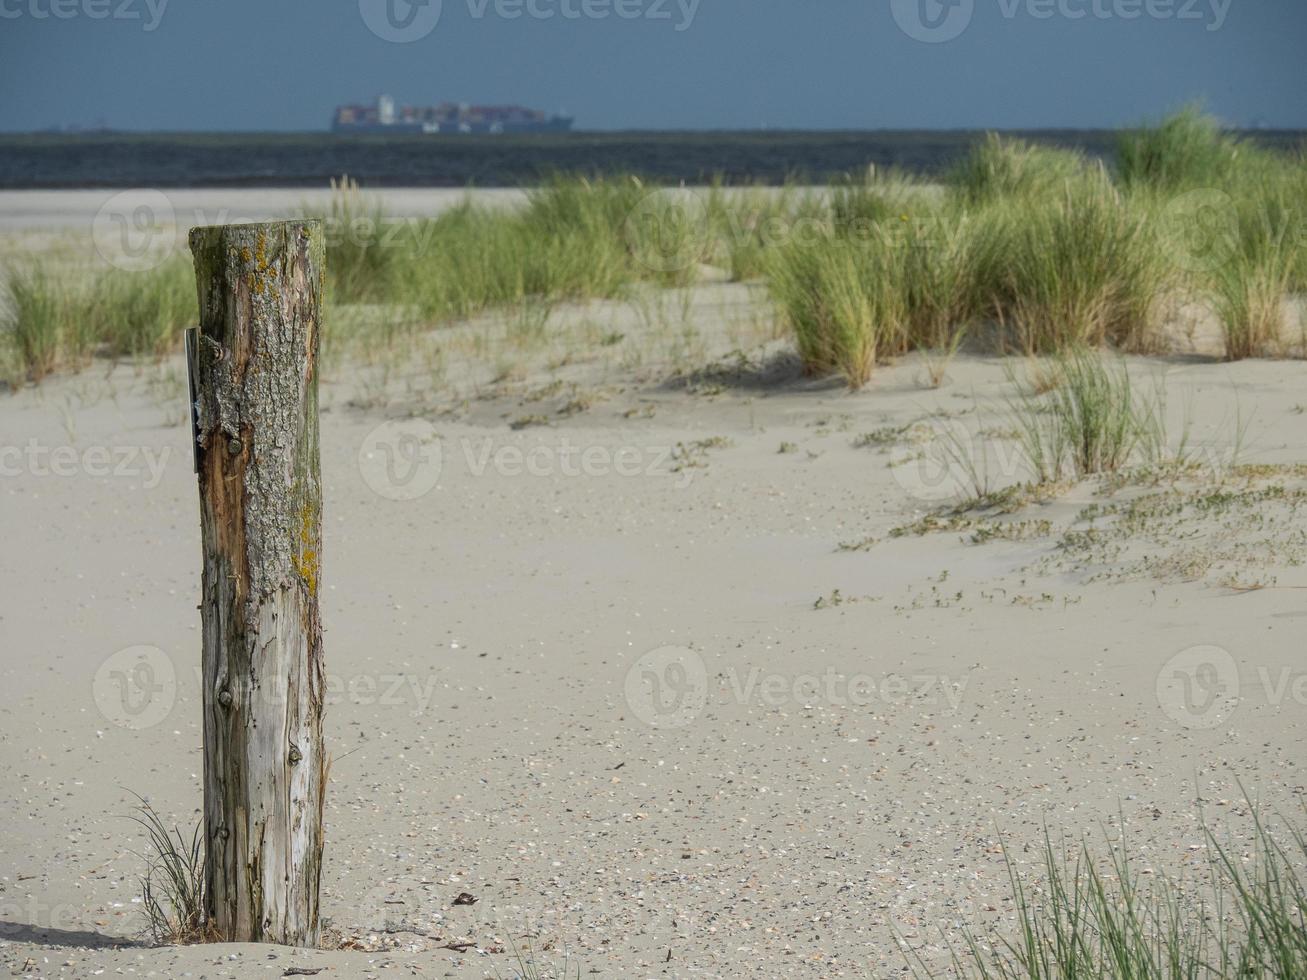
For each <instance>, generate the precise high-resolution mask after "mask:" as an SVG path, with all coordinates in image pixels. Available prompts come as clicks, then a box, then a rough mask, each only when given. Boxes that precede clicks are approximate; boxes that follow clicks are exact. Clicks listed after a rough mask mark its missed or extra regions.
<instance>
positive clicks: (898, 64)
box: [0, 0, 1307, 130]
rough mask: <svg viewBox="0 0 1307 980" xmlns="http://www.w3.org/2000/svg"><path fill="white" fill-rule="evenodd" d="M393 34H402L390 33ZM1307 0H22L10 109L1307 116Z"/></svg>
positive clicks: (128, 123) (258, 115)
mask: <svg viewBox="0 0 1307 980" xmlns="http://www.w3.org/2000/svg"><path fill="white" fill-rule="evenodd" d="M387 37H389V38H390V39H387ZM1305 47H1307V3H1305V2H1304V0H946V2H944V3H941V2H940V0H788V2H783V0H424V2H423V3H419V4H416V5H410V4H409V3H408V2H407V0H0V96H2V98H0V130H27V129H38V128H45V127H48V126H55V125H63V124H81V125H86V124H91V123H95V122H97V121H101V120H103V121H104V122H106V123H108V124H109V125H111V126H114V127H119V128H125V129H169V130H176V129H218V130H267V129H273V130H277V129H284V130H312V129H323V128H325V127H326V125H327V124H328V121H329V119H330V115H331V110H332V108H333V107H334V106H335V105H336V104H337V103H341V102H355V101H367V100H370V99H371V98H372V97H373V96H374V95H376V94H377V93H379V92H383V91H384V92H388V93H390V94H391V95H393V96H394V97H395V98H396V99H397V100H398V101H400V102H409V103H417V104H427V103H434V102H439V101H443V100H450V101H466V102H483V103H485V102H489V103H498V102H517V103H522V104H525V105H528V106H532V107H535V108H540V109H547V110H551V111H558V110H566V111H567V112H569V113H571V114H572V115H574V116H576V119H577V126H578V128H585V129H624V128H638V129H645V128H654V129H667V128H692V129H698V128H756V127H760V126H768V127H773V128H781V127H786V128H789V127H793V128H880V127H890V128H900V127H902V128H945V127H966V128H973V127H975V128H982V127H998V128H1007V127H1048V126H1066V127H1098V126H1118V125H1123V124H1130V123H1135V122H1139V121H1142V120H1145V119H1149V118H1153V117H1156V116H1157V115H1160V114H1161V113H1164V112H1165V111H1167V110H1169V109H1172V108H1175V107H1176V106H1178V105H1180V104H1182V103H1185V102H1188V101H1193V100H1199V101H1202V102H1204V103H1205V104H1206V106H1207V107H1208V108H1209V109H1210V110H1211V111H1213V112H1215V113H1216V114H1217V115H1219V116H1221V117H1222V118H1223V119H1225V120H1227V121H1228V122H1231V123H1233V124H1236V125H1249V124H1253V123H1262V124H1265V125H1270V126H1278V127H1292V128H1307V70H1305V66H1307V54H1304V48H1305Z"/></svg>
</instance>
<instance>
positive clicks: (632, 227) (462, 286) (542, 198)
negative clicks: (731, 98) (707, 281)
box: [0, 109, 1307, 387]
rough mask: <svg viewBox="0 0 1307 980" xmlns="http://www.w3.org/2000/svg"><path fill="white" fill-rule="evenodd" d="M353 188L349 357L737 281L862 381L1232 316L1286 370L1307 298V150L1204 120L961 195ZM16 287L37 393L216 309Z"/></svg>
mask: <svg viewBox="0 0 1307 980" xmlns="http://www.w3.org/2000/svg"><path fill="white" fill-rule="evenodd" d="M334 187H335V194H334V196H333V199H332V202H331V204H330V205H329V207H328V208H327V209H326V210H325V211H324V212H322V213H321V214H320V215H318V216H319V217H321V218H322V219H323V220H324V222H325V225H326V234H327V286H328V291H329V292H328V303H327V314H326V316H327V319H328V324H327V327H326V331H325V333H324V336H325V338H326V342H327V343H328V344H330V345H331V348H332V351H329V353H331V352H333V351H334V352H336V353H340V352H343V351H347V350H352V349H361V350H375V349H376V348H377V346H378V345H381V346H382V347H384V348H386V349H390V348H393V347H394V346H395V345H397V344H400V343H403V342H405V338H407V337H409V336H410V335H411V333H412V331H414V330H420V329H427V328H429V327H432V326H435V325H438V324H441V323H445V322H449V321H455V320H459V319H463V318H467V317H470V316H474V315H476V314H478V313H481V312H483V311H487V310H493V309H503V310H509V311H512V310H526V309H528V308H530V309H537V308H543V309H548V308H549V307H552V306H553V305H556V304H558V303H562V302H573V301H584V300H587V299H591V298H616V297H625V296H629V295H632V293H633V292H634V291H635V290H637V289H638V288H642V287H645V286H654V287H677V288H679V287H684V286H687V285H689V284H692V283H694V282H695V281H697V280H698V278H699V277H700V274H701V272H702V271H703V269H704V268H705V267H706V266H713V267H716V268H717V269H719V270H724V271H725V273H726V274H727V276H728V277H729V278H730V279H733V280H737V281H740V280H749V279H755V278H759V277H760V278H762V279H764V280H765V281H766V284H767V286H768V289H769V292H770V295H771V296H772V298H773V300H774V302H775V304H776V307H777V310H778V312H779V314H780V318H781V321H782V324H783V326H784V327H786V328H787V329H788V330H789V331H790V332H791V333H792V334H793V336H794V339H795V343H796V346H797V347H798V349H799V353H800V356H801V357H802V359H803V361H804V364H805V366H806V367H807V369H808V370H809V371H810V372H812V373H825V372H835V373H838V374H841V375H842V376H843V377H844V378H845V380H846V381H847V382H848V383H849V384H850V385H851V386H853V387H858V386H861V385H862V384H865V383H866V381H867V380H868V379H869V377H870V376H871V372H872V370H873V369H874V367H875V365H876V364H877V363H878V362H880V361H883V360H885V359H887V358H893V357H896V356H898V355H900V354H903V353H905V352H907V351H910V350H922V351H925V352H928V354H929V352H935V355H936V356H935V360H936V362H939V361H940V358H939V357H938V356H937V355H938V354H940V353H942V352H952V351H955V350H956V349H957V347H958V345H959V343H960V338H961V334H962V332H965V333H966V336H968V337H969V338H973V339H975V341H976V342H978V343H980V342H985V341H986V340H988V339H990V338H997V341H998V344H999V346H1000V347H1002V348H1003V349H1012V348H1015V349H1017V350H1019V351H1021V352H1023V353H1025V354H1052V353H1057V352H1059V351H1066V350H1071V349H1075V348H1080V347H1084V346H1100V347H1101V346H1110V347H1114V348H1116V349H1118V350H1122V351H1129V352H1140V353H1149V352H1154V351H1157V350H1160V349H1162V348H1164V347H1165V345H1166V343H1167V337H1166V336H1165V333H1164V330H1163V327H1164V326H1165V325H1166V323H1167V322H1168V320H1169V319H1170V318H1171V317H1172V315H1173V312H1174V311H1175V310H1177V309H1179V308H1180V304H1181V303H1182V302H1186V301H1196V302H1197V303H1199V304H1200V305H1203V306H1205V308H1207V309H1209V310H1210V311H1211V312H1212V314H1213V315H1214V316H1215V317H1216V318H1217V319H1218V320H1219V322H1220V324H1221V327H1222V329H1223V331H1224V334H1225V340H1226V344H1225V353H1226V356H1227V357H1229V358H1231V359H1237V358H1241V357H1250V356H1264V355H1268V354H1271V355H1274V354H1278V353H1283V352H1284V350H1285V349H1286V348H1285V343H1286V338H1285V337H1284V333H1285V326H1286V315H1285V311H1286V309H1287V307H1288V304H1289V303H1290V301H1291V300H1292V298H1293V297H1294V296H1295V295H1297V294H1302V293H1304V292H1307V166H1304V162H1303V159H1302V157H1301V156H1292V155H1285V154H1275V153H1271V152H1269V151H1266V150H1262V149H1258V148H1256V147H1253V146H1251V145H1248V144H1245V143H1243V142H1240V141H1238V140H1236V139H1234V138H1232V137H1231V136H1229V135H1228V134H1227V133H1225V132H1224V131H1223V130H1222V129H1221V128H1220V126H1219V125H1218V124H1217V123H1216V122H1215V121H1213V120H1211V119H1208V118H1207V117H1204V116H1202V115H1201V114H1200V113H1198V112H1197V111H1195V110H1192V109H1188V110H1184V111H1182V112H1181V113H1178V114H1177V115H1175V116H1173V117H1171V118H1169V119H1167V120H1165V121H1163V122H1162V123H1161V124H1159V125H1157V126H1155V127H1152V128H1145V129H1138V130H1132V131H1129V132H1125V133H1122V134H1121V137H1120V141H1119V146H1118V158H1117V160H1116V166H1115V168H1114V169H1109V168H1106V167H1104V166H1103V165H1101V164H1098V163H1093V162H1090V161H1089V160H1087V159H1086V158H1085V157H1083V156H1082V155H1080V154H1078V153H1074V152H1069V151H1065V150H1057V149H1050V148H1047V147H1041V146H1037V145H1034V144H1030V143H1027V142H1023V141H1020V140H1011V139H1004V138H1001V137H999V136H994V135H991V136H989V137H987V138H986V139H985V140H984V141H982V142H980V143H978V144H977V145H976V146H975V147H974V148H973V149H972V151H971V152H970V153H969V154H968V155H967V156H966V157H965V158H964V159H963V160H962V161H960V162H959V163H958V165H957V166H956V167H955V168H954V169H953V170H952V171H951V172H950V173H949V174H948V176H947V179H946V183H945V186H944V187H943V188H942V189H941V188H938V187H931V186H928V185H922V184H920V183H919V182H918V181H916V180H914V179H913V178H911V177H909V176H905V175H901V174H894V173H880V172H876V171H874V170H869V171H868V172H866V173H863V174H859V175H856V176H851V177H848V178H846V179H844V180H841V181H837V182H835V183H833V184H832V185H831V186H830V187H828V188H826V189H824V192H823V191H820V190H818V191H808V190H804V189H802V188H799V187H796V186H793V185H789V186H786V187H782V188H779V189H776V188H755V187H748V186H745V187H727V186H726V185H725V184H724V183H723V182H721V181H718V182H716V183H714V184H713V185H712V186H711V187H710V188H708V189H706V190H705V191H693V190H684V189H674V188H660V187H656V186H651V185H649V184H647V183H645V182H642V181H641V180H640V179H638V178H635V177H632V176H621V175H617V176H611V177H603V178H584V177H571V176H566V175H557V176H554V177H551V178H549V179H547V180H546V181H544V183H543V184H542V185H541V186H539V187H537V188H535V189H533V190H532V191H530V192H529V193H528V195H527V201H526V204H525V206H521V207H492V206H484V205H478V204H474V203H471V202H466V203H464V204H462V205H460V206H457V207H455V208H453V209H451V210H449V211H447V212H445V213H443V214H441V215H440V216H438V217H435V218H422V219H419V218H400V217H396V216H391V215H388V214H387V213H386V212H385V211H384V209H383V208H382V207H381V206H380V205H379V203H378V202H377V201H376V200H375V199H373V198H370V197H369V196H368V195H366V194H365V193H364V192H363V191H362V190H361V189H360V188H359V187H358V185H357V184H355V183H353V182H351V181H349V180H347V179H342V180H341V181H340V182H338V183H336V184H335V185H334ZM1195 237H1197V238H1198V239H1201V240H1200V241H1197V242H1195V241H1194V240H1193V239H1194V238H1195ZM5 278H6V281H7V285H6V290H5V295H3V296H0V310H2V311H3V312H0V370H3V372H4V373H5V374H6V375H8V376H10V377H11V378H13V379H16V381H18V382H21V381H22V380H32V381H35V380H39V379H40V378H42V377H44V376H45V375H47V374H49V373H50V372H51V371H55V370H59V369H61V368H76V367H78V366H81V365H83V364H85V362H86V361H87V359H88V358H90V357H92V356H94V355H97V354H100V355H109V356H149V355H157V354H161V353H164V352H167V351H170V350H174V349H175V348H176V346H177V344H178V338H179V336H180V330H181V328H182V327H184V326H185V325H186V324H187V323H188V322H190V321H191V320H193V317H194V303H195V300H194V284H193V276H192V274H191V271H190V263H189V262H188V260H187V257H186V256H185V255H177V256H173V257H171V258H169V259H168V260H167V261H166V262H165V263H164V264H162V265H161V266H159V267H157V268H155V269H153V270H150V271H148V272H120V271H115V272H112V273H108V272H106V273H101V274H88V273H86V272H85V271H84V270H81V269H67V268H62V267H59V266H57V265H55V264H54V263H53V262H52V261H50V260H48V259H39V258H32V259H29V260H28V261H26V262H24V263H21V264H20V266H19V267H17V268H14V269H10V270H8V273H7V276H6V277H5ZM547 321H548V317H545V322H546V328H547ZM934 376H935V372H932V377H934ZM933 383H938V379H937V380H936V381H935V382H933Z"/></svg>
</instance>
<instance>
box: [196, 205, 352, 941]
mask: <svg viewBox="0 0 1307 980" xmlns="http://www.w3.org/2000/svg"><path fill="white" fill-rule="evenodd" d="M190 246H191V253H192V255H193V256H194V258H195V277H196V283H197V289H198V292H199V300H200V321H199V323H200V325H199V330H198V334H197V335H196V336H195V337H193V338H192V340H193V343H192V345H191V346H192V347H193V348H194V351H193V365H192V371H193V380H194V385H195V406H194V411H195V427H194V428H195V439H196V470H197V471H198V473H199V483H200V520H201V530H202V534H203V544H204V574H203V598H202V603H201V618H202V622H203V634H204V635H203V655H202V661H203V671H202V673H203V678H204V698H203V700H204V832H205V844H206V847H207V856H208V861H207V866H206V869H205V885H206V893H207V900H206V901H207V914H208V918H209V924H210V925H211V926H212V927H213V928H214V929H215V931H216V932H217V933H218V934H219V935H220V936H221V937H222V938H224V939H227V940H230V941H261V942H274V943H284V944H288V945H293V946H308V945H313V944H315V943H316V942H317V938H318V884H319V878H320V875H321V867H322V806H323V794H324V791H325V783H326V768H327V760H326V758H325V756H324V754H323V743H322V705H323V667H322V623H321V621H320V619H319V617H318V589H319V584H320V583H319V566H320V556H321V540H322V487H321V482H320V473H319V460H318V336H319V330H318V324H319V320H318V315H319V309H320V307H321V303H322V280H323V259H324V245H323V235H322V227H321V224H320V223H318V222H316V221H289V222H278V223H272V224H250V225H224V226H215V227H206V228H194V229H192V230H191V234H190Z"/></svg>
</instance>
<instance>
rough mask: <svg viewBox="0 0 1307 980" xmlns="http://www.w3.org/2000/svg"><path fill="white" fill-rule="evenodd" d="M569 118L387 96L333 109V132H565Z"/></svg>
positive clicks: (504, 107)
mask: <svg viewBox="0 0 1307 980" xmlns="http://www.w3.org/2000/svg"><path fill="white" fill-rule="evenodd" d="M571 128H572V117H571V116H550V115H547V114H546V113H543V112H540V111H539V110H536V109H526V108H524V107H522V106H518V105H467V104H466V103H456V102H442V103H441V104H440V105H434V106H411V105H405V106H396V105H395V100H394V99H392V98H391V97H390V96H388V95H383V96H380V97H379V98H378V99H377V101H376V102H374V103H373V104H372V105H342V106H337V107H336V115H335V116H334V117H333V119H332V121H331V131H332V132H333V133H565V132H567V131H568V130H570V129H571Z"/></svg>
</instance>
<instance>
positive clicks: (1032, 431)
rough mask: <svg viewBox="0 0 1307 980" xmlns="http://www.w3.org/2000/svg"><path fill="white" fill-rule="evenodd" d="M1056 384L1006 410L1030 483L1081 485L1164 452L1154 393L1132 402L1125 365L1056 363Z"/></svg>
mask: <svg viewBox="0 0 1307 980" xmlns="http://www.w3.org/2000/svg"><path fill="white" fill-rule="evenodd" d="M1055 362H1056V364H1057V376H1058V383H1057V384H1055V385H1053V386H1052V387H1051V388H1050V389H1049V390H1048V391H1047V392H1045V393H1042V394H1033V393H1028V394H1025V395H1023V396H1021V397H1020V399H1019V400H1017V401H1015V402H1012V403H1011V404H1010V406H1009V407H1010V415H1011V420H1012V422H1013V428H1014V429H1015V430H1016V432H1017V434H1018V440H1019V443H1020V445H1021V449H1022V453H1023V455H1024V456H1025V458H1026V460H1027V461H1028V462H1029V465H1030V467H1031V470H1032V475H1033V477H1034V479H1035V481H1036V482H1037V483H1041V484H1052V483H1057V482H1059V481H1061V480H1065V479H1076V480H1080V479H1084V478H1085V477H1087V476H1091V475H1094V474H1098V473H1112V472H1115V471H1116V470H1119V469H1121V468H1122V467H1124V466H1126V465H1127V464H1128V463H1130V462H1131V461H1132V459H1134V458H1135V457H1136V456H1137V455H1148V456H1149V457H1151V458H1150V459H1149V461H1150V462H1151V461H1156V456H1157V455H1158V454H1159V453H1160V452H1162V451H1164V450H1165V447H1166V443H1167V440H1166V432H1165V424H1166V423H1165V404H1164V401H1163V398H1162V396H1161V394H1160V393H1157V394H1155V395H1154V396H1153V397H1152V398H1149V397H1146V396H1143V395H1140V394H1138V393H1137V392H1136V391H1135V390H1134V389H1133V388H1132V387H1131V383H1130V376H1129V375H1128V374H1127V372H1126V368H1125V365H1124V364H1122V363H1120V362H1113V361H1111V360H1110V359H1109V358H1108V357H1105V356H1104V355H1102V354H1100V353H1098V352H1097V351H1095V350H1090V349H1087V348H1080V349H1074V350H1070V351H1066V352H1063V353H1061V354H1059V355H1057V356H1056V358H1055Z"/></svg>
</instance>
